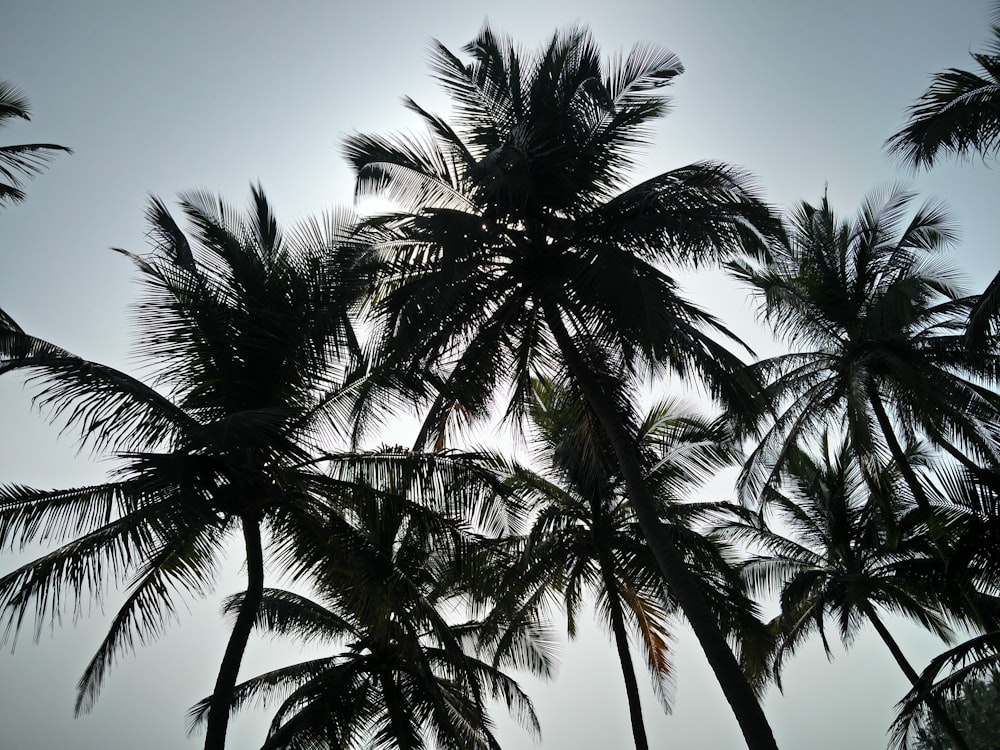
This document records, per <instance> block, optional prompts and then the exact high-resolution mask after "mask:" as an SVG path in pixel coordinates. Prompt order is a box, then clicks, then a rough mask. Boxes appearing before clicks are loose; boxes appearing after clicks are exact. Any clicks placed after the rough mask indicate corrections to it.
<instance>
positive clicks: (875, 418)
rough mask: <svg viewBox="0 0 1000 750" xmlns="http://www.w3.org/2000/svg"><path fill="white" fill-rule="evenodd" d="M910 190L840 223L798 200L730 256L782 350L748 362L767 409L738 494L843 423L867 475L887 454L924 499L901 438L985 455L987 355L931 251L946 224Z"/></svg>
mask: <svg viewBox="0 0 1000 750" xmlns="http://www.w3.org/2000/svg"><path fill="white" fill-rule="evenodd" d="M913 202H914V196H913V195H912V194H910V193H908V192H906V191H904V190H902V189H901V188H898V187H894V188H892V189H890V190H887V191H885V192H884V193H873V194H871V195H869V196H868V197H867V198H866V199H865V200H864V202H863V204H862V206H861V210H860V211H859V213H858V215H857V218H855V219H854V220H852V221H849V222H848V221H843V220H841V219H839V218H838V217H837V216H836V215H835V214H834V212H833V209H832V208H831V206H830V203H829V201H828V199H827V197H826V196H824V198H823V200H822V202H821V203H820V204H819V206H812V205H810V204H808V203H803V204H802V205H801V206H800V207H799V208H798V210H797V211H796V212H795V213H794V214H793V215H792V216H791V220H790V225H789V227H788V237H789V241H788V244H787V246H786V247H776V248H775V249H774V252H773V254H772V256H771V258H770V261H769V262H768V263H766V264H753V263H749V262H742V263H734V264H732V266H731V267H732V269H733V271H734V272H735V273H736V275H737V276H738V277H739V278H741V279H743V280H744V281H746V282H748V283H749V284H750V286H751V288H752V289H753V291H754V293H755V294H756V295H757V296H758V297H759V298H760V300H761V307H762V312H763V317H764V318H765V320H767V321H768V322H769V323H771V324H772V325H774V326H775V328H776V329H777V330H778V331H779V333H781V334H782V335H783V336H784V337H785V338H786V340H787V341H788V342H789V344H790V345H791V346H792V348H793V352H792V353H790V354H786V355H781V356H778V357H774V358H772V359H768V360H765V361H763V362H760V363H758V364H757V365H755V367H756V368H757V370H758V371H759V373H760V375H761V377H762V378H763V379H766V380H768V381H769V382H770V384H769V385H768V387H767V391H766V401H767V402H768V403H771V404H776V405H779V411H778V413H777V416H776V417H775V419H774V421H773V423H772V424H771V425H770V427H769V428H768V429H767V430H766V431H765V434H764V436H763V438H762V440H761V441H760V444H759V445H758V447H757V448H756V449H755V450H754V451H753V453H752V454H751V456H750V458H749V459H748V461H747V463H746V464H745V467H744V471H743V474H742V476H741V484H742V486H743V488H744V490H745V491H747V492H748V494H749V495H750V496H752V497H756V496H759V494H760V493H761V491H762V489H763V488H764V487H765V486H766V485H767V484H768V483H769V482H770V481H772V480H773V479H774V478H775V477H776V476H777V474H778V473H779V472H780V471H781V469H782V465H783V462H784V461H785V459H786V458H787V457H788V456H789V455H791V453H792V452H793V451H794V450H796V448H797V446H799V445H800V444H801V443H802V441H803V440H804V439H808V437H809V436H810V435H816V434H822V433H823V432H824V431H825V430H826V429H827V428H828V427H829V426H832V425H836V426H839V427H841V428H843V429H846V431H847V435H848V436H849V439H850V442H851V447H852V450H854V451H855V452H856V453H857V455H858V457H859V460H860V461H861V465H862V468H863V469H864V470H865V471H866V472H868V474H869V475H870V476H875V475H877V474H878V472H879V471H880V467H884V466H885V465H886V462H887V459H889V458H891V460H892V461H894V462H895V464H896V465H897V466H898V467H899V470H900V471H902V473H903V476H904V478H905V480H906V482H907V484H908V486H909V489H910V491H911V492H912V494H913V497H914V498H915V500H916V502H917V503H918V504H919V505H920V506H921V507H924V508H926V507H928V505H929V500H928V498H927V494H926V492H925V490H924V488H923V486H922V484H921V482H920V481H919V480H918V477H917V475H916V472H915V470H914V469H913V468H912V467H910V466H909V464H908V462H907V460H906V457H905V451H904V448H903V445H904V444H909V443H913V442H914V440H915V436H923V437H925V438H926V439H928V440H929V441H931V443H933V444H934V445H935V446H938V447H940V448H942V449H944V450H945V451H947V452H948V453H949V454H950V455H951V456H952V457H953V458H954V459H956V460H958V461H959V462H961V463H962V464H963V465H965V466H967V467H970V469H975V468H976V467H979V466H981V465H984V464H985V465H989V464H993V463H995V462H996V460H997V455H998V453H997V445H996V439H995V438H996V433H995V429H994V428H993V425H994V424H995V420H996V418H997V410H996V401H997V399H996V395H995V394H994V393H992V392H991V391H990V390H989V389H988V388H985V387H984V386H983V385H982V382H983V379H984V378H989V377H990V376H991V375H992V373H993V369H992V365H991V363H990V361H989V358H988V357H986V356H984V355H983V353H982V352H976V351H972V350H970V349H968V348H967V347H966V346H964V342H963V341H962V332H963V330H964V326H965V317H964V316H965V313H966V312H967V310H968V307H967V300H966V299H964V298H963V295H962V291H961V290H960V288H959V287H958V286H957V285H956V283H955V274H954V272H953V271H952V270H951V269H949V268H948V267H947V266H946V265H945V264H943V263H942V262H941V261H940V260H939V259H938V258H937V257H936V254H937V253H939V252H940V251H942V250H944V249H945V248H947V246H948V244H949V243H950V242H951V240H952V239H953V232H952V229H951V226H950V225H949V223H948V221H947V217H946V214H945V211H944V209H943V208H942V207H941V206H940V205H938V204H934V203H926V204H924V205H922V206H920V207H919V208H917V209H916V210H914V209H913V208H912V204H913ZM908 216H909V219H908V221H907V217H908Z"/></svg>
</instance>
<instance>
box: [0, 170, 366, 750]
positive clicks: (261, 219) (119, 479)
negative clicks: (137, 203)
mask: <svg viewBox="0 0 1000 750" xmlns="http://www.w3.org/2000/svg"><path fill="white" fill-rule="evenodd" d="M182 207H183V210H184V212H185V214H186V215H187V218H188V220H189V222H190V225H191V232H190V234H189V235H186V234H185V233H184V232H183V231H182V230H181V229H180V227H179V226H178V225H177V224H176V223H175V221H174V219H173V218H172V217H171V215H170V213H169V212H168V210H167V208H166V206H165V205H164V204H163V203H162V202H160V201H159V200H156V199H154V200H153V201H152V202H151V204H150V207H149V211H148V217H149V221H150V226H151V231H150V236H151V238H152V242H153V252H152V253H151V254H149V255H146V256H138V255H132V254H129V253H126V255H128V257H129V258H131V259H132V260H133V261H134V262H135V264H136V266H137V268H138V270H139V273H140V276H141V279H142V284H143V289H144V291H145V296H144V298H143V299H142V301H141V302H140V303H139V305H138V306H137V308H136V311H137V312H136V325H137V328H138V331H139V334H140V336H139V344H138V353H139V355H140V356H141V357H142V359H143V361H144V362H145V363H146V365H147V367H148V372H149V373H150V378H151V379H150V381H149V382H150V383H151V384H150V385H147V384H146V383H144V382H142V381H140V380H138V379H135V378H133V377H131V376H129V375H127V374H125V373H122V372H119V371H117V370H114V369H112V368H109V367H106V366H103V365H100V364H97V363H93V362H88V361H86V360H84V359H81V358H79V357H77V356H74V355H72V354H70V353H69V352H66V351H64V350H62V349H59V348H58V347H55V346H52V345H49V344H47V343H45V342H43V341H39V340H38V339H34V338H32V337H30V336H28V335H27V334H25V333H24V331H22V330H21V329H20V328H19V327H18V326H17V325H16V324H15V323H13V321H11V320H6V321H5V325H4V327H3V329H2V330H0V356H2V359H0V372H4V371H8V370H19V371H26V372H27V373H28V374H29V377H30V379H31V381H32V382H34V383H35V384H36V385H37V386H38V388H39V396H38V397H37V399H38V401H39V402H40V403H41V405H42V406H43V407H48V408H49V409H50V410H51V412H52V413H53V414H54V415H55V416H57V417H58V416H61V417H63V418H64V419H65V421H66V422H67V423H68V424H69V425H70V426H75V427H77V428H79V431H80V434H81V435H82V439H83V441H84V442H86V443H90V444H91V445H92V446H93V447H94V448H95V449H96V450H99V451H104V450H109V451H111V452H112V454H113V456H114V457H115V458H116V460H117V463H118V466H117V468H116V470H115V472H114V474H113V476H112V478H111V480H110V481H108V482H107V483H105V484H102V485H98V486H92V487H81V488H74V489H69V490H39V489H33V488H28V487H23V486H18V485H5V486H3V487H2V488H0V544H2V545H3V546H16V545H23V544H25V543H27V542H31V541H36V540H45V541H48V542H52V541H58V542H61V543H62V545H63V546H60V547H58V548H57V549H56V550H55V551H53V552H50V553H49V554H47V555H45V556H43V557H41V558H39V559H37V560H35V561H34V562H31V563H28V564H27V565H25V566H23V567H21V568H19V569H18V570H15V571H14V572H12V573H10V574H8V575H6V576H5V577H3V578H2V579H0V608H2V614H3V617H4V619H5V621H6V622H7V623H8V624H9V626H10V627H11V628H12V629H14V630H16V629H17V628H18V627H19V626H20V624H21V622H22V620H23V619H24V617H25V615H26V614H28V613H31V612H32V611H34V613H35V615H36V620H37V627H39V628H40V627H41V626H42V623H43V621H44V620H45V619H46V618H50V617H51V618H56V617H58V616H59V614H60V612H61V611H62V610H63V608H64V607H66V606H68V605H69V604H70V603H73V602H75V603H76V604H77V605H78V604H79V603H80V602H81V601H82V600H84V599H85V597H87V596H88V595H96V596H99V595H100V592H101V591H102V590H103V589H104V588H105V587H106V586H107V585H108V583H109V581H127V582H128V595H127V597H126V599H125V603H124V604H123V605H122V607H121V609H120V610H119V612H118V613H117V615H116V616H115V617H114V619H113V621H112V624H111V628H110V630H109V632H108V634H107V636H106V637H105V639H104V641H103V643H102V644H101V645H100V647H99V649H98V651H97V654H96V655H95V657H94V658H93V660H92V661H91V663H90V664H89V666H88V667H87V670H86V672H85V674H84V676H83V678H82V679H81V682H80V692H79V699H78V704H77V708H78V710H86V709H88V708H89V707H90V706H91V704H92V702H93V700H94V698H95V697H96V694H97V691H98V690H99V688H100V686H101V683H102V681H103V679H104V676H105V674H106V672H107V670H108V669H109V668H110V667H111V665H112V663H113V662H114V660H115V659H116V658H117V657H118V656H119V655H120V654H121V653H122V652H123V651H127V650H128V649H130V648H131V647H132V645H133V644H134V643H136V642H139V643H142V642H144V641H146V640H148V639H150V638H153V637H155V636H156V635H157V634H158V633H159V632H160V631H161V629H162V627H163V624H164V619H165V618H169V617H170V616H171V615H173V613H174V612H175V611H176V607H177V595H178V594H179V593H180V594H183V593H185V592H188V593H191V592H193V593H204V592H206V591H208V590H210V589H211V588H212V586H213V585H214V584H215V580H214V579H215V573H216V569H217V565H218V562H219V560H220V557H221V556H222V555H223V554H224V552H225V550H226V549H227V548H228V545H229V542H230V540H231V539H232V537H233V536H239V537H242V540H243V546H244V548H245V551H246V555H247V577H248V591H249V593H248V595H247V598H246V601H245V606H244V609H243V610H241V612H240V616H239V617H238V618H237V621H236V625H235V626H234V629H233V632H232V635H231V637H230V641H229V644H228V646H227V649H226V653H225V656H224V658H223V662H222V666H221V668H220V672H219V677H218V682H217V684H216V689H215V692H214V695H213V706H212V711H211V712H210V717H209V728H208V735H207V737H206V746H207V747H211V748H222V746H223V743H224V741H225V731H226V722H227V719H228V702H229V696H230V693H231V690H232V686H233V684H234V683H235V680H236V677H237V672H238V669H239V664H240V661H241V657H242V653H243V649H244V647H245V644H246V639H247V636H248V635H249V632H250V628H251V626H252V623H253V619H254V616H255V612H256V607H257V604H258V601H259V599H260V596H261V591H262V589H263V585H264V559H263V544H264V539H263V538H262V533H263V532H264V531H267V530H270V531H271V533H272V534H273V537H274V539H276V540H278V541H279V542H280V541H281V540H284V539H288V538H289V537H291V536H294V534H295V533H297V529H300V528H302V527H303V526H307V525H308V523H307V522H308V520H309V519H310V518H313V517H314V516H315V515H316V513H317V509H318V508H319V507H321V504H320V502H319V499H318V498H321V497H327V496H329V495H335V494H336V493H338V492H344V491H345V489H344V487H345V483H338V482H335V481H334V480H333V479H332V478H331V477H329V476H328V475H327V474H326V473H325V472H324V471H323V470H322V469H321V467H320V465H319V463H320V462H322V461H323V459H324V456H325V455H326V452H325V448H324V446H325V445H327V444H328V443H329V441H330V440H331V439H332V438H334V437H336V436H337V435H338V434H340V433H341V432H342V431H343V429H344V425H343V423H342V418H343V417H344V415H345V414H346V413H347V408H346V406H345V401H346V399H347V393H348V391H349V388H348V386H349V385H350V383H351V381H352V378H353V377H354V376H353V375H352V374H351V373H352V371H353V370H355V369H357V368H358V367H359V366H360V365H361V364H362V358H361V350H360V347H359V345H358V342H357V340H356V338H355V335H354V331H353V323H352V320H351V311H352V309H353V307H354V305H355V304H356V303H357V301H358V299H359V296H360V295H361V293H362V292H363V291H364V289H365V286H364V284H365V276H364V273H363V272H362V271H363V264H362V263H359V258H361V257H363V254H362V253H359V251H358V248H357V247H356V246H355V245H354V244H353V243H352V242H350V241H348V240H347V237H348V227H347V224H346V222H345V221H344V218H345V217H343V216H334V215H331V216H330V217H328V218H327V220H325V221H312V222H308V223H306V224H303V225H302V226H301V227H299V228H297V229H296V230H295V231H293V232H289V233H287V234H286V233H285V232H283V231H282V230H281V229H280V228H279V225H278V223H277V221H276V220H275V217H274V215H273V212H272V209H271V207H270V204H269V203H268V201H267V199H266V198H265V196H264V193H263V192H262V190H261V189H260V188H259V187H258V188H254V189H253V197H252V202H251V205H250V210H249V211H248V212H247V213H246V214H245V215H241V214H240V213H239V212H237V211H235V210H233V209H232V208H231V207H230V206H228V205H227V204H225V203H223V202H222V201H221V200H218V199H215V198H213V197H212V196H209V195H206V194H191V195H188V196H186V197H185V198H184V199H183V200H182ZM123 252H124V251H123ZM277 553H278V554H279V556H280V555H281V554H282V550H281V545H280V544H279V545H278V548H277Z"/></svg>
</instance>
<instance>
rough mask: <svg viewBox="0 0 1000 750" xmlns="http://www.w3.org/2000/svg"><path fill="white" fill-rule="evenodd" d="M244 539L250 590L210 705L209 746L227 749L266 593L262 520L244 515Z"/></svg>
mask: <svg viewBox="0 0 1000 750" xmlns="http://www.w3.org/2000/svg"><path fill="white" fill-rule="evenodd" d="M241 525H242V526H243V542H244V545H245V546H246V554H247V590H246V594H245V595H244V597H243V603H242V604H241V605H240V611H239V614H238V615H237V616H236V623H235V624H234V625H233V630H232V632H231V633H230V634H229V643H228V644H226V653H225V654H224V655H223V657H222V665H221V666H220V667H219V676H218V677H217V678H216V681H215V690H214V691H212V699H211V704H210V705H209V708H208V720H207V730H206V732H205V750H224V749H225V747H226V731H227V730H228V729H229V713H230V709H231V706H232V701H233V691H234V690H235V688H236V680H237V677H238V676H239V672H240V663H241V662H242V661H243V653H244V651H246V647H247V641H249V640H250V632H251V631H252V630H253V623H254V620H255V619H256V618H257V612H258V611H259V610H260V603H261V600H262V599H263V597H264V549H263V545H262V544H261V538H260V522H259V521H258V520H257V519H256V518H243V519H242V520H241Z"/></svg>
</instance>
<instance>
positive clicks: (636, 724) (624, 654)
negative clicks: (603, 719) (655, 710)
mask: <svg viewBox="0 0 1000 750" xmlns="http://www.w3.org/2000/svg"><path fill="white" fill-rule="evenodd" d="M598 556H599V558H598V559H599V562H600V566H601V577H602V578H603V579H604V590H605V591H607V592H608V609H609V610H610V613H611V632H612V633H613V634H614V636H615V647H616V648H617V649H618V660H619V661H620V662H621V665H622V677H623V678H624V679H625V695H626V696H627V697H628V713H629V719H630V720H631V721H632V737H633V738H634V739H635V750H649V741H648V740H647V739H646V727H645V724H644V723H643V721H642V704H641V703H640V702H639V683H638V681H637V680H636V677H635V667H634V666H633V664H632V654H631V653H629V648H628V632H626V630H625V616H624V614H623V613H622V603H621V598H620V597H619V596H618V587H617V582H616V581H615V577H614V576H613V575H611V561H610V560H608V559H607V557H608V554H607V551H606V550H604V549H600V551H599V552H598Z"/></svg>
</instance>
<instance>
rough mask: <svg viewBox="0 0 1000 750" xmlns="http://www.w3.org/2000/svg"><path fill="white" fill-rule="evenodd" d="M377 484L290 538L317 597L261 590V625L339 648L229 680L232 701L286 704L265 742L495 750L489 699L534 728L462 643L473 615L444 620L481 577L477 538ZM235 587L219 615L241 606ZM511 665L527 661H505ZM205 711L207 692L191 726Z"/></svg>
mask: <svg viewBox="0 0 1000 750" xmlns="http://www.w3.org/2000/svg"><path fill="white" fill-rule="evenodd" d="M356 465H357V464H356ZM383 476H385V475H383ZM451 489H452V488H451V487H449V488H446V489H444V490H443V491H444V492H445V493H450V492H451ZM387 490H388V488H383V490H382V491H381V492H377V493H372V494H366V493H364V492H355V493H353V494H352V495H351V497H350V498H345V502H343V503H340V504H338V505H339V507H338V508H337V510H336V512H334V513H331V515H330V516H329V518H328V520H327V523H325V524H323V525H322V526H318V527H317V528H316V529H315V540H314V541H313V542H312V543H306V544H305V545H302V544H301V541H302V540H301V538H300V539H299V541H298V543H297V547H298V549H299V551H300V554H302V555H303V557H304V560H303V561H300V563H299V565H300V566H301V567H303V568H305V567H308V568H309V569H310V573H309V577H310V578H311V579H312V583H313V585H314V587H315V588H316V590H317V595H318V597H319V598H318V600H313V599H311V598H307V597H305V596H301V595H299V594H295V593H292V592H289V591H280V590H274V589H268V590H265V592H264V596H263V599H262V604H261V607H260V609H259V613H258V616H257V619H256V626H257V628H258V629H260V630H261V631H263V632H265V633H268V634H271V635H272V636H277V637H281V638H285V639H288V638H291V639H294V640H297V641H300V642H303V643H315V642H320V643H322V644H323V645H327V646H330V647H332V648H333V649H335V651H334V653H333V654H332V655H331V656H327V657H321V658H317V659H311V660H308V661H305V662H301V663H299V664H295V665H292V666H288V667H282V668H279V669H276V670H273V671H270V672H268V673H266V674H263V675H259V676H258V677H254V678H253V679H251V680H248V681H246V682H244V683H242V684H241V685H238V686H237V687H236V690H235V692H234V694H233V708H234V709H237V708H239V707H240V706H243V705H246V704H247V703H248V702H251V701H253V700H258V701H267V700H270V699H273V698H274V697H275V696H276V695H277V696H279V697H280V699H281V701H282V702H281V705H280V707H279V708H278V711H277V714H276V715H275V717H274V720H273V721H272V723H271V728H270V731H269V733H268V737H267V740H266V741H265V742H264V745H263V747H264V748H265V750H277V749H278V748H305V747H309V748H328V749H329V750H335V749H336V750H341V749H342V748H361V747H378V748H390V747H392V748H400V750H418V749H419V748H426V747H436V748H442V750H473V749H474V748H494V749H497V750H498V749H499V744H498V743H497V741H496V739H495V738H494V736H493V732H492V722H491V720H490V717H489V706H488V700H489V699H501V700H503V701H504V702H505V703H506V705H507V707H508V708H509V709H510V710H512V711H513V712H514V713H515V715H516V716H517V717H518V718H519V719H520V720H522V721H523V722H525V723H527V725H528V726H529V727H531V728H532V729H533V730H534V731H535V732H536V733H537V732H538V723H537V720H536V718H535V715H534V712H533V709H532V707H531V702H530V700H529V699H528V697H527V696H526V695H525V694H524V693H523V692H522V691H521V689H520V688H519V687H518V685H517V683H516V682H515V681H514V680H512V679H511V678H510V677H508V676H507V675H506V674H504V673H503V672H502V671H501V670H500V669H499V668H498V667H497V666H496V665H495V664H493V663H491V662H487V661H484V660H482V659H480V658H478V657H477V656H476V655H475V654H474V653H473V652H472V649H473V648H475V645H476V641H477V639H476V635H477V632H478V630H479V627H478V624H477V623H475V622H465V623H461V624H453V623H449V621H448V619H446V615H447V614H448V613H452V616H454V614H455V613H456V612H460V611H461V606H460V605H459V602H460V601H461V600H462V598H463V597H464V595H465V590H464V578H465V576H467V575H479V574H481V573H482V571H481V570H477V569H476V565H474V564H473V565H470V562H471V561H472V560H474V559H475V558H476V556H477V551H482V550H481V549H479V548H480V547H481V544H482V542H481V541H480V540H479V539H478V538H477V536H476V535H475V534H473V533H472V531H471V529H470V528H469V526H468V524H467V523H466V522H463V521H461V520H460V519H458V518H449V517H448V516H445V515H442V514H440V513H439V512H437V511H436V510H434V509H433V508H430V507H428V505H427V504H425V503H423V502H421V503H414V502H413V501H412V500H410V499H409V498H407V497H406V496H405V494H400V493H399V491H398V490H396V491H387ZM438 491H440V490H438ZM427 500H428V502H429V503H431V504H437V505H443V504H447V503H448V502H449V499H448V498H445V497H436V498H427ZM455 500H456V498H454V497H452V498H451V499H450V502H455ZM467 510H468V511H470V513H469V515H473V513H472V512H471V511H472V510H473V509H472V508H467ZM244 596H245V595H243V594H240V595H238V596H236V597H233V598H232V599H231V600H229V601H228V602H227V604H226V610H227V611H228V612H229V613H230V614H235V613H237V612H238V611H240V609H241V607H242V602H243V599H244ZM524 635H525V634H523V633H522V634H521V636H522V637H523V636H524ZM513 653H514V652H513V651H511V652H509V653H508V655H507V656H508V657H510V656H511V655H512V654H513ZM515 666H524V664H518V663H517V662H516V659H515ZM208 707H209V701H208V700H206V701H203V702H202V703H201V704H199V705H198V706H196V707H195V709H194V710H193V714H194V717H195V721H196V722H197V721H199V720H201V719H203V718H204V716H205V713H206V711H207V710H208Z"/></svg>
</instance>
